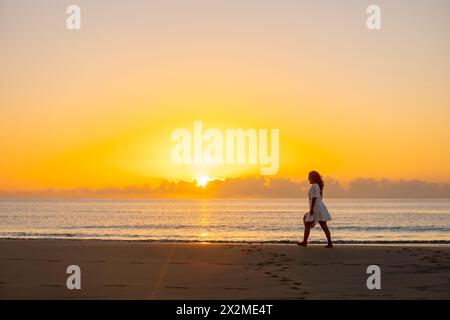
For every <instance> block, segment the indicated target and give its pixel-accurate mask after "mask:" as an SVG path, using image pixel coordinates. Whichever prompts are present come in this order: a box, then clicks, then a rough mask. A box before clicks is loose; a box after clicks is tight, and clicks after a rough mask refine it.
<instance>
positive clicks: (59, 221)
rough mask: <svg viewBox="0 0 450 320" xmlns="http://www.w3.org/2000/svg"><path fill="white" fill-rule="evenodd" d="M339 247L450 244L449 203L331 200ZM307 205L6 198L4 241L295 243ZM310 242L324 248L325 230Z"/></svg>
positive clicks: (1, 205) (0, 217)
mask: <svg viewBox="0 0 450 320" xmlns="http://www.w3.org/2000/svg"><path fill="white" fill-rule="evenodd" d="M325 203H326V205H327V207H328V209H329V211H330V213H331V215H332V217H333V220H332V221H330V222H329V226H330V230H331V233H332V236H333V240H334V241H335V243H349V244H351V243H362V244H377V243H424V244H426V243H444V244H450V199H433V200H431V199H420V200H417V199H415V200H410V199H375V200H374V199H370V200H369V199H325ZM307 210H308V203H307V201H306V200H301V199H251V200H237V199H189V200H153V199H152V200H45V201H44V200H40V201H32V200H25V201H24V200H1V201H0V238H13V239H99V240H127V241H130V240H135V241H192V242H268V243H291V242H297V241H299V240H300V239H301V238H302V235H303V223H302V217H303V214H304V213H305V212H306V211H307ZM310 240H311V242H312V243H317V242H325V236H324V234H323V232H322V230H321V229H320V227H319V226H316V227H315V228H314V229H313V230H312V231H311V236H310Z"/></svg>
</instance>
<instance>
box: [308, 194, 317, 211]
mask: <svg viewBox="0 0 450 320" xmlns="http://www.w3.org/2000/svg"><path fill="white" fill-rule="evenodd" d="M315 204H316V197H314V198H312V199H311V207H310V208H309V214H310V215H313V214H314V205H315Z"/></svg>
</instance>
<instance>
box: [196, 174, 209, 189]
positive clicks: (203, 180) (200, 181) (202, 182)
mask: <svg viewBox="0 0 450 320" xmlns="http://www.w3.org/2000/svg"><path fill="white" fill-rule="evenodd" d="M194 180H195V181H196V182H197V187H201V188H204V187H206V185H207V184H208V182H210V181H211V180H213V179H211V178H210V177H208V176H200V177H195V178H194Z"/></svg>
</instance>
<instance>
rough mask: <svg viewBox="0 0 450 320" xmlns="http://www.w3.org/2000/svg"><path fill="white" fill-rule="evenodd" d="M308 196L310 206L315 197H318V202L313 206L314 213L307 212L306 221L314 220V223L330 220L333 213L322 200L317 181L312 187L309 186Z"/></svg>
mask: <svg viewBox="0 0 450 320" xmlns="http://www.w3.org/2000/svg"><path fill="white" fill-rule="evenodd" d="M308 198H309V206H310V207H311V202H312V199H313V198H316V203H315V205H314V208H313V212H314V214H312V215H311V214H309V213H307V215H306V219H305V221H306V222H313V221H314V223H317V222H318V221H330V220H331V215H330V213H329V212H328V209H327V207H326V206H325V204H324V203H323V201H322V197H321V196H320V187H319V185H318V184H317V183H314V184H312V185H311V188H309V191H308Z"/></svg>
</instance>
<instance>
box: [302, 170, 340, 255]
mask: <svg viewBox="0 0 450 320" xmlns="http://www.w3.org/2000/svg"><path fill="white" fill-rule="evenodd" d="M308 180H309V183H310V184H311V187H310V188H309V191H308V198H309V212H307V213H306V214H305V216H304V217H303V223H304V225H305V232H304V235H303V242H299V243H298V245H299V246H302V247H306V246H307V244H308V237H309V233H310V230H311V228H313V227H314V226H315V225H316V223H317V222H319V224H320V226H321V227H322V229H323V232H325V236H326V237H327V240H328V244H327V245H326V246H325V248H332V247H333V242H332V241H331V234H330V230H329V229H328V226H327V221H330V220H331V215H330V213H329V212H328V209H327V207H326V206H325V204H324V203H323V201H322V197H323V187H324V183H323V179H322V176H321V175H320V174H319V173H318V172H317V171H311V172H310V173H309V174H308Z"/></svg>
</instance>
